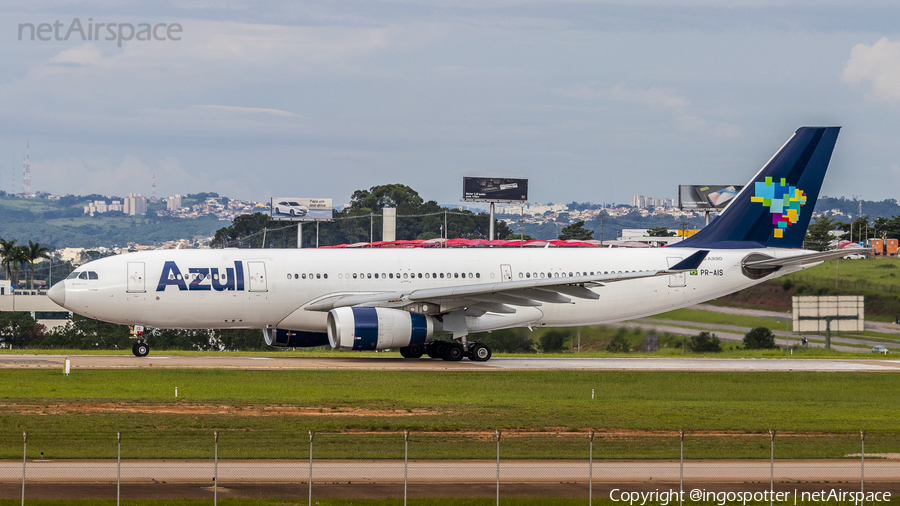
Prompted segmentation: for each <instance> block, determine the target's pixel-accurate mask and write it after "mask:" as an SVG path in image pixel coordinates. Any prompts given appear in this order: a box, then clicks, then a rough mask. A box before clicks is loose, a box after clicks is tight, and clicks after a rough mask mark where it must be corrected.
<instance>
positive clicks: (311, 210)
mask: <svg viewBox="0 0 900 506" xmlns="http://www.w3.org/2000/svg"><path fill="white" fill-rule="evenodd" d="M271 212H272V214H271V215H270V216H271V218H272V219H273V220H288V221H330V220H331V199H301V198H296V197H279V198H272V207H271Z"/></svg>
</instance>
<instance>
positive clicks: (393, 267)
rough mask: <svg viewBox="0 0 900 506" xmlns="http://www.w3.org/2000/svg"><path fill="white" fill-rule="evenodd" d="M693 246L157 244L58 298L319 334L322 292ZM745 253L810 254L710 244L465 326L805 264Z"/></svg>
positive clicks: (561, 321)
mask: <svg viewBox="0 0 900 506" xmlns="http://www.w3.org/2000/svg"><path fill="white" fill-rule="evenodd" d="M694 252H696V250H695V249H686V248H677V247H670V248H658V249H657V248H641V249H627V248H614V249H610V248H552V249H545V248H537V249H532V248H478V249H474V248H473V249H427V250H426V249H385V250H377V249H374V250H370V249H366V250H332V249H303V250H270V249H240V250H238V249H215V250H159V251H149V252H141V253H130V254H126V255H120V256H115V257H108V258H103V259H100V260H96V261H93V262H90V263H88V264H85V265H84V266H82V267H80V268H79V269H78V272H88V273H95V274H96V275H94V274H90V276H87V277H88V279H79V278H78V277H75V278H74V279H67V280H65V282H64V288H65V301H64V305H65V307H66V308H68V309H70V310H72V311H74V312H76V313H79V314H81V315H84V316H88V317H92V318H96V319H100V320H104V321H110V322H114V323H119V324H125V325H134V324H138V325H146V326H150V327H156V328H194V329H211V328H213V329H235V328H263V329H266V328H284V329H292V330H300V331H308V332H325V331H326V324H327V322H326V320H327V318H326V316H327V311H313V310H308V309H309V307H310V306H311V305H312V304H314V303H316V302H317V301H319V300H321V299H323V298H324V297H333V296H335V295H354V294H377V293H382V292H398V291H403V292H408V291H410V290H416V289H424V288H437V287H447V286H467V285H476V284H486V283H502V282H507V281H520V280H527V279H546V278H547V277H554V278H566V277H573V276H579V275H583V276H587V275H591V276H593V275H595V274H598V275H599V274H605V273H629V272H636V271H647V270H665V269H667V268H669V267H671V266H673V265H674V264H676V263H678V262H679V261H681V260H682V259H684V258H686V257H688V256H689V255H691V254H692V253H694ZM752 253H760V254H764V255H767V256H770V257H776V258H780V257H785V256H794V255H798V254H802V253H809V252H808V251H804V250H784V249H778V248H761V249H758V250H746V249H741V250H712V251H710V253H709V254H708V255H707V257H706V258H705V260H703V262H702V264H701V265H700V267H699V268H698V269H696V270H695V271H692V272H685V273H680V274H673V275H665V276H658V277H650V278H643V279H633V280H628V281H623V282H612V283H607V284H605V285H604V286H598V287H595V288H592V290H593V291H594V292H595V293H596V294H598V295H599V296H600V297H599V298H598V299H595V300H591V299H584V298H573V299H572V301H571V302H570V303H562V304H560V303H543V304H540V305H537V306H533V307H518V308H517V310H516V311H515V313H514V314H504V315H494V317H493V318H490V319H483V318H482V319H474V320H473V323H472V324H473V326H474V327H473V328H471V329H470V330H471V331H478V330H493V329H495V328H506V327H516V326H526V325H528V326H541V325H545V326H572V325H589V324H603V323H610V322H616V321H622V320H627V319H633V318H638V317H642V316H647V315H652V314H656V313H660V312H664V311H668V310H672V309H676V308H680V307H685V306H689V305H693V304H696V303H699V302H703V301H706V300H710V299H713V298H716V297H720V296H722V295H725V294H728V293H732V292H735V291H737V290H740V289H743V288H746V287H748V286H751V285H754V284H757V283H759V282H760V281H763V280H765V279H770V278H772V277H777V276H780V275H783V274H786V273H789V272H793V271H795V270H799V269H800V268H799V267H785V268H783V269H781V270H779V271H778V272H777V273H773V274H770V275H768V276H766V277H764V278H763V279H751V278H749V277H748V276H747V275H745V273H744V272H742V266H741V262H742V260H743V259H745V258H746V257H747V256H748V255H750V254H752ZM90 278H96V279H90ZM445 309H447V310H450V309H452V308H445Z"/></svg>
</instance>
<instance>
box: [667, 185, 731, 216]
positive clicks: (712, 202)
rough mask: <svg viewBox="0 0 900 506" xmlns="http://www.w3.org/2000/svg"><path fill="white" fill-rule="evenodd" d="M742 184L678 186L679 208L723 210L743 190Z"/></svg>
mask: <svg viewBox="0 0 900 506" xmlns="http://www.w3.org/2000/svg"><path fill="white" fill-rule="evenodd" d="M741 188H743V186H741V185H729V186H725V185H690V184H684V185H681V186H679V187H678V208H679V209H682V210H688V211H693V210H697V211H704V210H722V209H725V206H727V205H728V204H729V203H730V202H731V201H732V199H734V198H735V197H737V194H738V193H740V192H741Z"/></svg>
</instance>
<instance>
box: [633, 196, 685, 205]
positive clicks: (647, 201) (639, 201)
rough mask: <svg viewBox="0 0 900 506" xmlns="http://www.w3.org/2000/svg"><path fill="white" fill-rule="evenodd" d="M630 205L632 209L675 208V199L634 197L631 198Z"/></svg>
mask: <svg viewBox="0 0 900 506" xmlns="http://www.w3.org/2000/svg"><path fill="white" fill-rule="evenodd" d="M631 205H632V206H633V207H675V199H658V198H654V197H646V196H644V195H635V196H633V197H631Z"/></svg>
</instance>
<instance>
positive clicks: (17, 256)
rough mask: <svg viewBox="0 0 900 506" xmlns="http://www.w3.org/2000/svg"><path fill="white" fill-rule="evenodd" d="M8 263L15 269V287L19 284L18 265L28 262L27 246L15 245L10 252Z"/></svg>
mask: <svg viewBox="0 0 900 506" xmlns="http://www.w3.org/2000/svg"><path fill="white" fill-rule="evenodd" d="M10 257H11V258H10V263H11V264H13V266H14V267H15V269H16V274H15V280H16V283H15V285H16V287H18V286H19V267H21V266H23V265H25V264H27V263H28V246H16V247H15V248H13V249H12V251H11V252H10Z"/></svg>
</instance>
